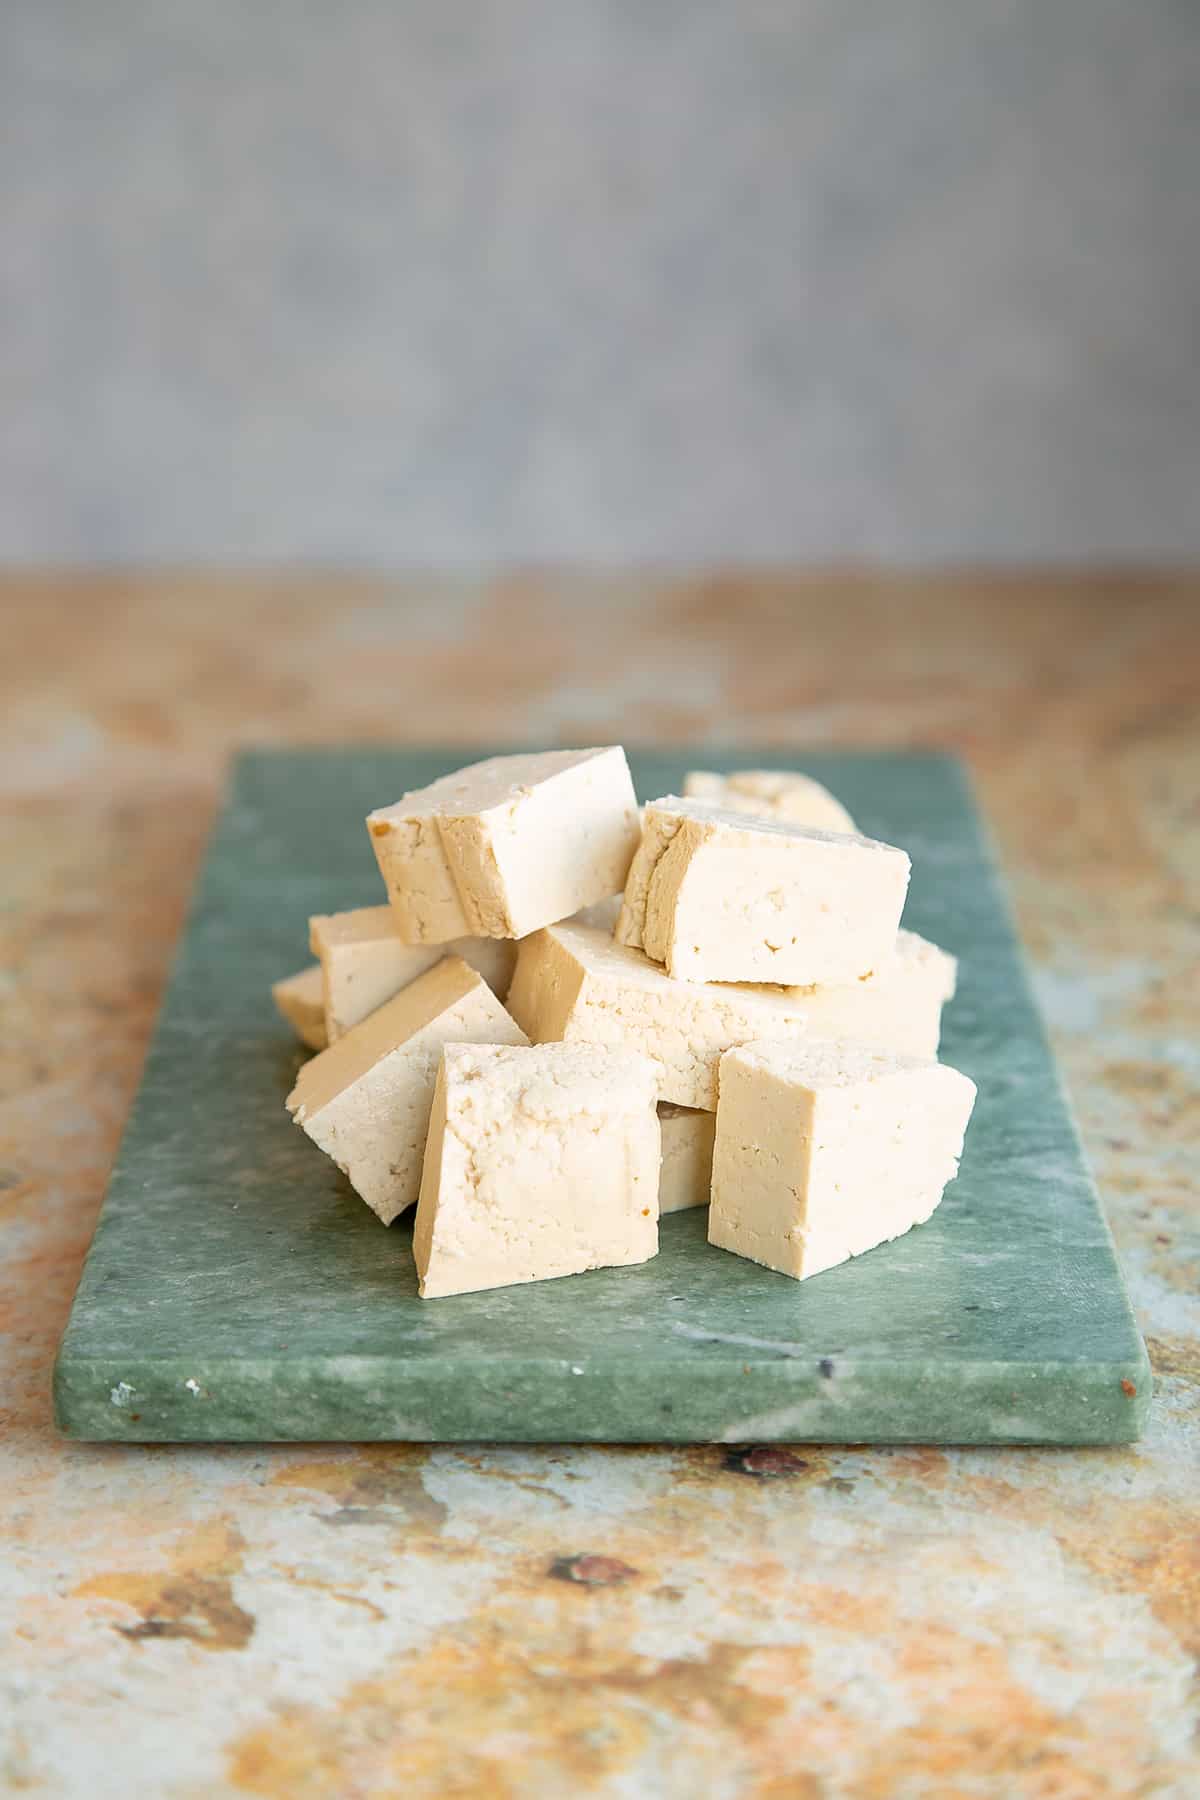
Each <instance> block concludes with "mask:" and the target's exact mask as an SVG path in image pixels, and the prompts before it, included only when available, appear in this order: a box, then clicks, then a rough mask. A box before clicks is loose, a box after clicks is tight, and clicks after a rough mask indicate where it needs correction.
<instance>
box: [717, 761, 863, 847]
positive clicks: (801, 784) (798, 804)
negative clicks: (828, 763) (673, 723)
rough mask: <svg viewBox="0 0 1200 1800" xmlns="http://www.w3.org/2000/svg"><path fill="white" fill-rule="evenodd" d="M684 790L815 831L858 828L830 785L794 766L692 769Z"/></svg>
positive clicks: (737, 809) (730, 809) (732, 809)
mask: <svg viewBox="0 0 1200 1800" xmlns="http://www.w3.org/2000/svg"><path fill="white" fill-rule="evenodd" d="M683 791H684V794H685V796H686V797H687V799H689V800H706V801H707V802H708V804H709V805H710V806H722V807H724V808H725V810H726V812H738V813H751V814H753V815H754V816H756V817H759V818H765V819H780V820H782V821H783V822H784V823H785V824H788V825H807V826H808V827H809V828H810V829H812V830H815V831H844V832H849V833H850V834H851V835H857V832H858V826H857V825H856V824H855V823H854V820H853V819H852V818H851V817H850V814H849V813H848V812H847V811H846V808H845V807H844V806H843V805H842V803H841V801H840V800H838V799H836V798H835V797H834V795H832V794H831V793H830V791H829V789H828V788H827V787H822V786H821V783H820V782H819V781H814V780H813V778H812V776H811V775H798V774H796V773H795V772H794V771H792V770H790V769H742V770H740V771H739V772H738V773H737V774H735V775H714V774H712V773H711V772H710V771H709V770H707V769H692V770H691V771H690V772H689V773H688V774H687V775H686V776H685V777H684V782H683Z"/></svg>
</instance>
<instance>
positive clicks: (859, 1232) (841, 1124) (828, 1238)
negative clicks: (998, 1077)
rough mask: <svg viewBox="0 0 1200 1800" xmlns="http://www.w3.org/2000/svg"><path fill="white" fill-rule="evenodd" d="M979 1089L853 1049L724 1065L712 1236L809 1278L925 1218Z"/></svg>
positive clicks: (774, 1053) (741, 1053)
mask: <svg viewBox="0 0 1200 1800" xmlns="http://www.w3.org/2000/svg"><path fill="white" fill-rule="evenodd" d="M974 1104H975V1083H974V1082H973V1081H971V1080H970V1079H969V1078H968V1077H967V1076H966V1075H962V1074H960V1073H959V1071H958V1070H957V1069H951V1068H947V1067H946V1065H945V1064H944V1063H936V1062H928V1061H926V1060H925V1059H924V1058H921V1057H913V1056H897V1055H895V1054H893V1053H892V1052H890V1051H887V1050H871V1049H864V1048H862V1047H860V1046H855V1045H848V1044H830V1043H823V1042H820V1041H818V1040H816V1039H810V1040H808V1041H806V1042H803V1043H796V1042H779V1041H776V1042H763V1043H751V1044H743V1045H741V1046H740V1047H739V1048H738V1049H736V1050H730V1051H728V1052H727V1053H726V1055H724V1056H723V1057H722V1058H721V1099H720V1104H719V1106H718V1107H717V1136H716V1144H715V1146H714V1149H713V1177H712V1205H711V1206H710V1208H709V1217H708V1240H709V1243H711V1244H716V1245H718V1246H719V1247H720V1248H721V1249H722V1250H732V1251H734V1252H735V1253H736V1254H737V1255H738V1256H745V1257H748V1258H749V1259H750V1261H751V1262H758V1263H763V1264H764V1265H765V1266H766V1267H767V1268H769V1269H777V1270H778V1271H779V1272H780V1274H782V1275H791V1276H793V1277H794V1278H795V1279H796V1280H797V1281H803V1280H804V1279H805V1278H806V1277H807V1276H809V1275H819V1274H820V1273H821V1272H822V1270H824V1269H831V1268H833V1267H834V1265H835V1264H837V1263H841V1262H845V1261H846V1260H847V1258H849V1257H851V1256H861V1255H862V1253H863V1251H864V1250H870V1249H873V1248H874V1246H875V1245H876V1244H883V1243H887V1242H888V1241H889V1239H891V1238H896V1237H899V1236H900V1235H901V1234H902V1233H903V1232H906V1231H909V1230H911V1229H912V1227H913V1226H914V1225H920V1224H922V1223H923V1222H924V1221H925V1220H926V1219H928V1218H929V1216H930V1214H931V1213H932V1212H933V1210H934V1208H935V1207H936V1206H937V1204H938V1201H939V1200H940V1199H941V1197H942V1192H943V1190H944V1188H945V1186H946V1184H947V1182H950V1181H953V1180H954V1177H955V1176H956V1175H957V1173H958V1159H959V1157H960V1156H961V1154H962V1146H963V1134H964V1133H965V1131H966V1128H967V1121H968V1120H969V1119H970V1117H971V1109H972V1107H973V1106H974Z"/></svg>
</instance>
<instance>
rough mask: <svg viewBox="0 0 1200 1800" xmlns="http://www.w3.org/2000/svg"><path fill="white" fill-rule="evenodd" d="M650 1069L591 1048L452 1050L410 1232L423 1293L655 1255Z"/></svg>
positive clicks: (545, 1277) (655, 1133) (655, 1138)
mask: <svg viewBox="0 0 1200 1800" xmlns="http://www.w3.org/2000/svg"><path fill="white" fill-rule="evenodd" d="M658 1165H659V1129H658V1115H657V1111H656V1108H655V1077H654V1070H653V1068H652V1067H651V1065H650V1064H649V1063H648V1062H647V1061H646V1060H645V1059H644V1058H642V1057H638V1056H628V1055H626V1054H625V1053H624V1052H622V1051H614V1050H603V1049H599V1048H596V1047H594V1046H592V1045H576V1044H543V1045H541V1046H539V1047H538V1048H537V1049H533V1050H506V1049H497V1048H494V1047H490V1046H475V1045H461V1044H451V1045H448V1046H447V1048H446V1050H445V1052H444V1053H443V1056H442V1062H441V1067H440V1069H439V1071H438V1078H437V1092H436V1095H435V1098H434V1103H433V1117H432V1119H431V1121H430V1127H429V1142H428V1147H427V1149H426V1152H425V1170H424V1174H423V1176H422V1180H421V1198H420V1204H419V1205H418V1207H417V1222H416V1229H415V1231H414V1234H413V1255H414V1257H415V1258H416V1264H417V1274H418V1276H419V1277H420V1291H421V1295H422V1297H423V1298H424V1299H427V1300H428V1299H432V1298H434V1297H435V1296H439V1295H445V1294H470V1293H474V1292H476V1291H477V1290H478V1289H480V1288H494V1287H511V1286H513V1285H514V1284H515V1283H518V1282H526V1281H549V1280H551V1279H553V1278H554V1277H556V1276H559V1275H577V1274H579V1273H580V1272H581V1271H582V1270H584V1269H600V1268H610V1267H617V1266H623V1265H625V1264H628V1263H639V1262H645V1261H647V1259H648V1258H649V1257H651V1256H653V1255H655V1253H656V1252H657V1250H658Z"/></svg>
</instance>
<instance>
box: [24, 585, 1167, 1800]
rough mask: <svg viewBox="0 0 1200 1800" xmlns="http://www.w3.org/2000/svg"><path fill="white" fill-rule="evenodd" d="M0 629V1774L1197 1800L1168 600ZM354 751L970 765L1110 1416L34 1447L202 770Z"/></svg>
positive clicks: (465, 598) (76, 1784) (630, 600)
mask: <svg viewBox="0 0 1200 1800" xmlns="http://www.w3.org/2000/svg"><path fill="white" fill-rule="evenodd" d="M0 619H2V622H3V643H4V649H5V655H4V659H3V669H2V673H0V684H2V690H0V691H2V698H0V787H2V789H3V797H4V806H3V847H2V850H0V895H2V910H0V993H2V995H3V1007H2V1016H3V1021H4V1032H3V1039H2V1042H0V1066H2V1067H3V1070H4V1076H3V1088H2V1092H0V1219H2V1221H3V1233H4V1239H3V1241H4V1246H5V1256H4V1265H3V1270H2V1272H0V1330H2V1331H3V1333H4V1334H5V1335H4V1348H3V1359H2V1362H0V1373H2V1380H0V1424H2V1431H3V1437H2V1441H0V1493H2V1494H3V1496H4V1511H5V1513H6V1515H7V1531H8V1535H9V1548H8V1550H7V1551H6V1553H5V1555H4V1557H3V1559H2V1560H0V1619H2V1627H0V1628H2V1632H3V1636H2V1639H0V1642H2V1644H3V1648H2V1649H0V1789H2V1790H4V1791H16V1792H25V1791H30V1792H33V1793H46V1794H51V1795H60V1794H61V1795H72V1796H74V1795H87V1796H89V1800H92V1797H95V1800H101V1797H103V1796H108V1795H113V1796H116V1795H121V1796H128V1795H131V1794H135V1795H141V1794H163V1795H169V1796H172V1797H179V1800H184V1797H186V1800H200V1797H201V1796H204V1797H213V1796H216V1797H218V1800H221V1797H224V1796H234V1795H264V1796H272V1797H274V1800H284V1797H286V1800H307V1797H310V1796H316V1795H326V1794H329V1795H338V1796H342V1795H345V1796H354V1797H356V1800H377V1797H381V1796H390V1795H393V1794H395V1795H404V1796H406V1797H411V1800H426V1797H430V1800H432V1797H440V1796H442V1795H447V1794H452V1795H456V1796H464V1797H465V1796H479V1797H481V1800H482V1797H484V1796H486V1797H487V1800H507V1797H513V1800H515V1797H516V1796H521V1797H524V1796H527V1795H529V1796H535V1797H536V1800H560V1797H562V1796H572V1797H573V1796H576V1795H588V1794H597V1795H621V1796H634V1795H642V1794H646V1795H656V1796H657V1795H667V1796H671V1797H672V1800H674V1797H675V1796H679V1797H680V1800H693V1797H697V1796H709V1795H713V1796H717V1797H718V1800H734V1797H735V1796H736V1797H737V1800H741V1797H742V1796H747V1797H752V1800H792V1797H797V1800H811V1797H813V1796H819V1795H841V1794H853V1795H865V1796H878V1797H879V1800H886V1797H888V1796H892V1795H902V1796H904V1797H905V1800H926V1797H928V1800H934V1797H937V1800H941V1797H942V1796H947V1795H980V1794H989V1795H990V1794H997V1795H1005V1796H1013V1795H1016V1796H1036V1797H1037V1800H1070V1797H1073V1796H1077V1795H1078V1796H1083V1795H1093V1794H1095V1795H1106V1796H1107V1795H1138V1796H1151V1795H1152V1796H1156V1797H1157V1796H1163V1795H1168V1796H1179V1797H1180V1800H1182V1797H1183V1796H1185V1795H1191V1794H1195V1793H1196V1792H1197V1791H1200V1754H1198V1750H1197V1741H1196V1736H1195V1729H1196V1724H1197V1707H1196V1699H1197V1690H1196V1686H1195V1658H1196V1655H1197V1652H1198V1651H1200V1457H1198V1455H1197V1452H1198V1449H1200V1397H1198V1393H1197V1375H1198V1373H1200V1231H1198V1221H1197V1216H1196V1199H1195V1193H1194V1187H1193V1183H1194V1177H1195V1170H1196V1154H1197V1138H1198V1135H1200V1130H1198V1128H1200V1099H1198V1097H1197V1082H1196V1075H1197V1062H1198V1054H1200V1053H1198V1049H1197V1046H1198V1043H1200V1030H1198V1024H1200V1020H1198V1013H1200V997H1198V994H1197V985H1196V982H1197V965H1198V963H1200V956H1198V945H1197V914H1196V908H1197V880H1198V876H1200V580H1198V579H1195V578H1193V579H1187V578H1184V577H1178V578H1169V577H1161V578H1153V579H1152V578H1148V577H1136V576H1123V575H1116V574H1114V575H1109V576H1105V577H1103V578H1100V577H1097V578H1092V579H1083V578H1077V579H1076V578H1071V579H1068V578H1052V577H1043V578H1039V579H1026V578H1016V577H1012V578H1005V579H1001V578H990V579H968V578H965V577H964V578H950V577H946V578H941V579H938V580H935V581H922V580H897V579H890V578H883V577H870V576H862V577H846V576H843V577H839V578H836V579H834V578H828V579H826V578H820V577H815V576H809V577H804V578H789V577H786V576H770V577H751V578H738V577H733V576H721V577H711V578H699V577H697V578H692V579H683V578H679V579H667V578H657V577H654V578H651V577H641V578H623V579H616V578H602V577H589V578H586V579H584V578H579V577H563V578H551V577H549V576H539V577H519V578H518V577H514V578H511V579H505V580H492V581H483V580H479V581H467V580H462V581H454V582H446V581H434V580H429V581H419V580H411V579H410V580H405V581H397V582H391V581H385V580H377V579H369V580H368V579H349V580H335V579H333V578H332V577H320V578H313V577H298V578H287V577H278V578H274V579H269V578H265V577H257V578H254V579H246V580H239V579H235V578H232V577H225V578H222V577H218V576H208V577H204V578H195V577H188V578H174V577H170V576H156V577H141V578H138V579H137V580H128V579H124V578H116V577H113V578H106V579H102V580H90V579H89V580H85V579H82V578H77V577H72V578H63V579H55V578H50V577H41V578H37V579H33V578H30V579H28V580H26V579H22V578H16V577H9V578H8V579H7V580H6V581H4V582H3V583H2V584H0ZM354 739H360V740H380V739H403V740H410V741H429V740H434V741H438V740H441V741H445V742H447V743H452V742H455V741H457V742H464V741H468V742H469V741H473V740H478V741H494V742H503V741H506V740H513V741H516V740H530V739H534V740H544V741H545V742H546V743H548V744H552V743H561V742H574V743H582V742H600V741H606V740H610V739H625V740H627V741H629V742H643V743H645V742H652V741H666V740H670V741H672V742H677V743H693V742H694V743H700V742H702V741H704V740H709V741H718V742H721V743H727V744H741V743H745V742H748V741H751V740H755V741H759V742H764V743H769V742H774V743H776V744H778V745H780V746H787V747H795V748H797V749H799V748H802V747H803V746H805V745H810V746H811V745H826V744H830V743H841V744H846V745H871V746H877V745H880V744H897V745H912V744H922V745H940V746H948V747H951V748H953V749H956V750H958V751H960V752H961V753H962V754H963V755H965V756H966V757H967V759H968V760H969V762H970V764H971V766H972V768H973V770H974V772H975V775H976V777H977V780H978V783H979V786H980V790H981V794H982V798H983V802H984V805H985V807H986V810H987V813H988V816H989V818H990V820H991V823H992V826H993V829H994V831H995V833H996V836H997V838H998V840H999V843H1000V846H1001V850H1002V853H1003V856H1004V858H1005V861H1006V864H1007V868H1008V871H1009V875H1010V878H1011V881H1012V885H1013V890H1014V895H1015V900H1016V905H1017V911H1018V915H1019V920H1020V925H1021V929H1022V932H1023V934H1024V938H1025V941H1026V944H1027V945H1028V947H1029V950H1030V952H1031V954H1032V957H1033V960H1034V964H1035V968H1036V972H1037V979H1038V984H1039V987H1040V991H1041V995H1042V999H1043V1001H1044V1003H1045V1006H1046V1008H1047V1011H1048V1014H1049V1017H1050V1020H1051V1023H1052V1026H1053V1030H1054V1036H1055V1040H1056V1043H1057V1047H1058V1049H1059V1052H1060V1054H1061V1056H1062V1058H1063V1061H1064V1065H1065V1068H1066V1072H1067V1076H1068V1079H1069V1084H1070V1087H1071V1091H1072V1094H1073V1096H1074V1100H1075V1104H1076V1106H1077V1109H1078V1112H1079V1115H1080V1119H1081V1122H1082V1126H1083V1130H1084V1135H1085V1138H1086V1142H1087V1147H1088V1150H1089V1152H1090V1154H1091V1156H1092V1158H1093V1161H1094V1163H1095V1166H1096V1169H1097V1172H1098V1175H1099V1179H1100V1184H1101V1189H1102V1193H1103V1195H1104V1198H1105V1201H1106V1204H1107V1207H1108V1210H1109V1216H1110V1218H1111V1220H1112V1225H1113V1230H1114V1232H1115V1234H1116V1238H1117V1242H1118V1245H1119V1248H1120V1252H1121V1256H1122V1260H1123V1263H1124V1267H1125V1271H1126V1274H1127V1277H1128V1280H1129V1283H1130V1288H1131V1292H1132V1295H1133V1299H1134V1303H1135V1305H1136V1308H1137V1311H1138V1315H1139V1318H1140V1321H1141V1324H1142V1328H1143V1330H1144V1332H1145V1333H1146V1336H1147V1339H1148V1342H1149V1347H1150V1353H1151V1357H1152V1360H1153V1363H1154V1367H1155V1372H1156V1382H1157V1391H1156V1398H1155V1401H1154V1407H1153V1415H1152V1421H1151V1426H1150V1430H1149V1434H1148V1436H1147V1437H1146V1438H1145V1440H1144V1441H1143V1442H1142V1443H1141V1444H1139V1445H1137V1446H1135V1447H1134V1448H1132V1449H1121V1450H1111V1451H1104V1450H1101V1451H1020V1450H983V1451H980V1450H974V1451H961V1452H956V1451H946V1450H940V1449H938V1450H935V1449H894V1450H871V1449H861V1448H845V1449H837V1450H824V1449H820V1448H815V1449H814V1448H812V1447H810V1446H803V1445H798V1446H795V1447H794V1448H790V1449H786V1450H780V1449H778V1448H776V1449H772V1450H771V1451H769V1452H760V1453H758V1454H757V1455H756V1454H754V1452H753V1451H752V1450H751V1451H750V1452H749V1453H747V1454H744V1455H739V1454H737V1453H731V1452H730V1451H728V1450H727V1449H720V1448H696V1449H690V1450H678V1449H663V1448H653V1447H650V1448H644V1449H642V1448H621V1449H598V1448H578V1449H577V1448H571V1447H540V1448H536V1447H535V1448H530V1449H520V1448H505V1449H501V1450H496V1449H490V1448H488V1447H486V1446H477V1447H461V1446H456V1447H449V1448H442V1449H439V1448H425V1447H422V1446H415V1445H397V1446H374V1447H371V1448H362V1449H360V1448H355V1447H338V1448H328V1447H322V1446H320V1445H309V1446H296V1445H293V1446H289V1447H286V1448H271V1447H265V1448H246V1447H238V1448H229V1449H211V1448H198V1447H197V1448H172V1447H165V1448H162V1447H160V1448H145V1449H125V1448H112V1447H109V1448H105V1447H95V1446H89V1445H80V1444H67V1443H63V1442H61V1441H59V1440H58V1439H57V1438H56V1436H55V1433H54V1430H53V1427H52V1424H51V1419H50V1402H49V1391H48V1377H49V1370H50V1363H51V1358H52V1355H53V1352H54V1348H55V1344H56V1342H57V1338H58V1335H59V1333H60V1331H61V1329H62V1326H63V1323H64V1320H65V1317H66V1313H67V1309H68V1306H69V1303H70V1299H71V1294H72V1291H73V1289H74V1285H75V1281H76V1278H77V1276H78V1273H79V1267H80V1262H81V1259H82V1256H83V1254H84V1251H85V1249H86V1246H87V1242H88V1239H89V1236H90V1233H91V1229H92V1225H93V1221H94V1219H95V1215H96V1209H97V1207H98V1205H99V1201H100V1197H101V1194H102V1191H103V1187H104V1181H105V1176H106V1173H107V1170H108V1167H109V1164H110V1161H111V1158H112V1155H113V1152H114V1148H115V1145H116V1142H117V1138H118V1135H119V1132H120V1129H121V1124H122V1120H123V1118H124V1116H125V1113H126V1110H127V1108H128V1105H129V1101H130V1097H131V1095H132V1093H133V1090H134V1087H135V1085H136V1082H137V1078H138V1070H139V1066H140V1062H141V1058H142V1053H143V1050H144V1047H145V1043H146V1039H147V1034H148V1032H149V1030H150V1025H151V1021H152V1019H153V1015H154V1011H155V1006H156V1003H157V1000H158V996H159V993H160V990H161V987H162V983H163V978H164V974H165V971H166V969H167V965H168V962H169V959H170V955H171V950H172V945H173V943H174V941H175V938H176V934H177V932H178V929H179V925H180V920H181V916H182V913H183V908H184V905H185V901H186V897H187V893H188V889H189V885H190V883H191V880H192V876H193V873H194V870H195V867H196V863H197V859H198V857H199V854H200V851H201V847H202V845H203V842H204V837H205V833H206V830H207V828H208V825H209V822H210V820H211V817H212V813H213V808H214V804H215V800H216V796H217V792H218V787H219V783H220V781H221V777H222V767H223V764H224V762H225V759H226V757H227V755H228V753H229V751H230V750H231V749H232V748H233V747H234V746H235V745H238V744H242V743H247V742H260V743H262V742H267V743H271V742H276V743H293V742H306V741H307V742H323V741H329V742H332V741H346V740H354ZM580 1559H584V1560H580Z"/></svg>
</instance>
